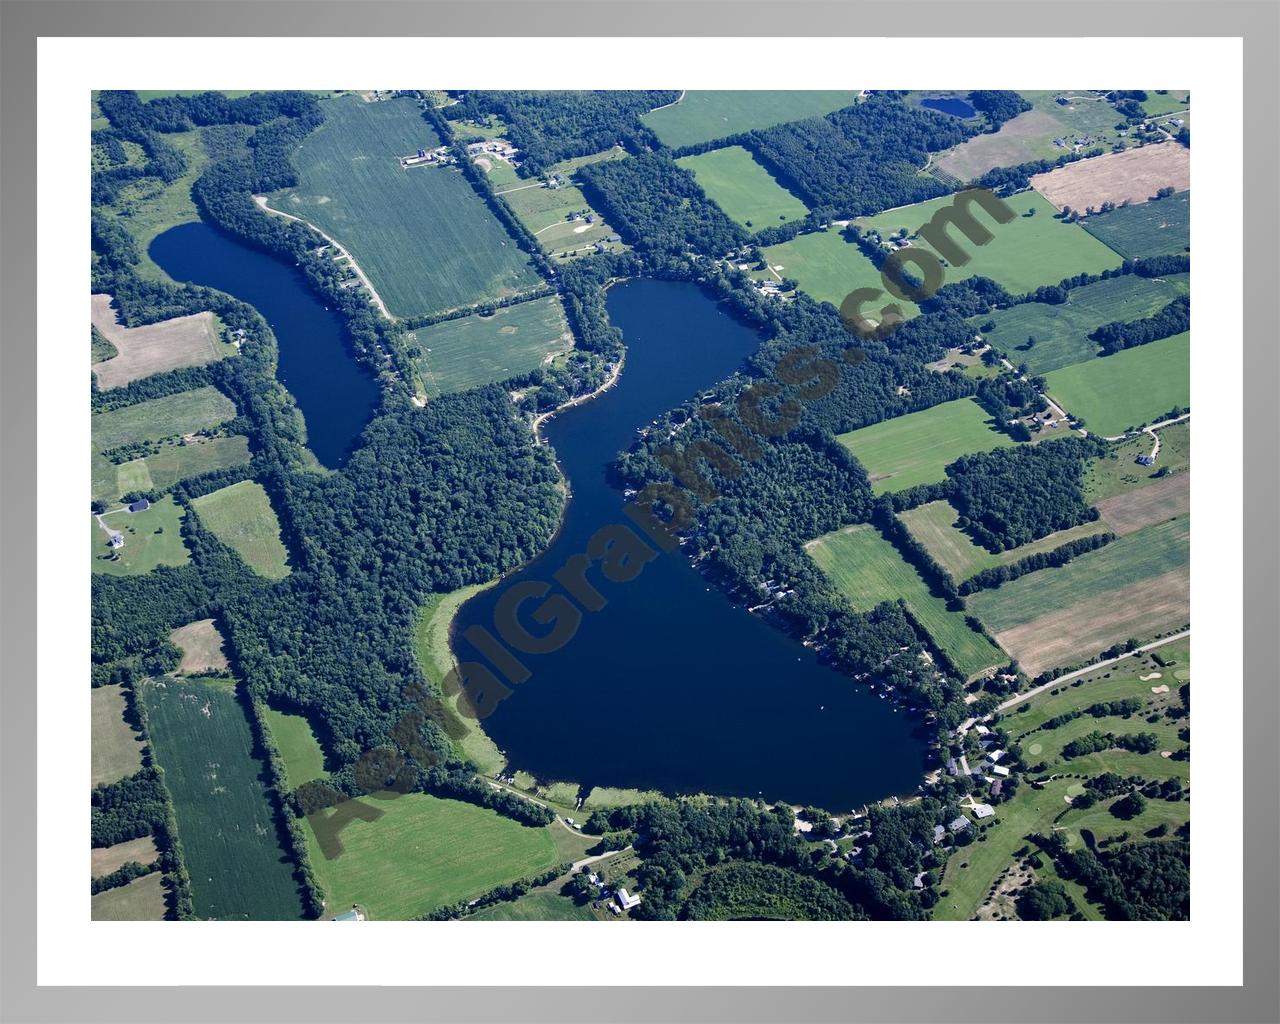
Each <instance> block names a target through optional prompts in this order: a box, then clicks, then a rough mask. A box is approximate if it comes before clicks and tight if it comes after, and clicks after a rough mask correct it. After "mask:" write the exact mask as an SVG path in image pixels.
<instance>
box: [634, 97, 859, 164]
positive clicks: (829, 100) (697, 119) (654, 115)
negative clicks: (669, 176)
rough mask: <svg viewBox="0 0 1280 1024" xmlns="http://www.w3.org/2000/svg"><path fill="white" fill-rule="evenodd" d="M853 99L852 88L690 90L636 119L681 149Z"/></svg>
mask: <svg viewBox="0 0 1280 1024" xmlns="http://www.w3.org/2000/svg"><path fill="white" fill-rule="evenodd" d="M857 98H858V94H857V92H856V91H854V90H851V89H827V90H817V89H814V90H785V91H784V90H778V91H773V90H752V89H723V90H707V91H702V90H689V91H687V92H686V93H685V94H684V96H683V98H682V99H681V100H680V101H679V102H678V103H676V104H674V105H672V106H668V107H662V108H659V109H658V110H651V111H649V113H647V114H642V115H641V117H640V120H641V121H643V122H644V123H645V124H647V125H648V126H649V127H650V128H652V129H653V131H654V133H655V134H656V135H657V136H658V138H659V139H661V140H662V143H663V145H665V146H670V147H671V148H672V149H680V148H681V147H682V146H691V145H693V144H694V143H698V142H710V141H711V140H712V139H723V138H725V137H726V136H729V135H737V134H739V133H740V132H747V131H751V130H752V129H755V128H770V127H772V126H773V125H775V124H783V123H784V122H786V121H800V120H802V119H804V118H807V117H820V116H821V115H823V114H829V113H830V112H831V111H833V110H839V109H840V108H841V107H847V106H850V105H851V104H852V103H853V102H854V101H855V100H856V99H857Z"/></svg>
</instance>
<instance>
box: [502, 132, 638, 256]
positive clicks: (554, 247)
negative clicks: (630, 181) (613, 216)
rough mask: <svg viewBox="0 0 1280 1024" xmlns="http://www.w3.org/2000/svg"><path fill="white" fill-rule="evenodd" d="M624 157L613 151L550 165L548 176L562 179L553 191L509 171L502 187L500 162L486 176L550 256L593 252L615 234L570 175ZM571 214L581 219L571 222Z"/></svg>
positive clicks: (615, 247)
mask: <svg viewBox="0 0 1280 1024" xmlns="http://www.w3.org/2000/svg"><path fill="white" fill-rule="evenodd" d="M624 156H626V151H625V150H622V149H618V148H614V149H607V150H605V151H604V152H602V153H592V154H591V155H590V156H581V157H574V158H573V159H571V160H563V161H561V162H560V163H558V164H553V165H552V166H551V167H549V168H547V175H548V176H550V175H556V174H558V175H560V177H561V178H562V179H563V183H562V184H561V185H560V187H559V188H554V189H553V188H545V187H542V186H540V185H538V184H537V183H536V182H530V181H529V180H528V179H527V178H518V177H516V176H515V172H514V171H512V172H511V180H510V181H509V182H507V183H505V184H503V183H501V182H500V181H499V180H498V177H497V176H498V175H499V174H500V173H501V172H500V171H499V169H498V168H499V162H494V165H493V167H494V169H493V170H492V171H490V172H489V175H488V176H489V180H490V181H492V182H493V183H494V188H495V190H497V192H498V193H499V194H500V195H501V196H502V201H503V202H504V203H506V204H507V205H508V206H509V207H511V210H512V212H513V213H514V214H515V215H516V216H517V217H519V218H520V220H521V221H523V222H524V226H525V227H527V228H528V229H529V230H530V231H532V232H533V234H534V235H535V236H537V239H538V241H539V242H540V243H541V245H542V247H543V248H544V249H545V250H546V251H547V252H549V253H550V254H551V255H553V256H558V255H560V254H561V253H566V252H578V251H582V252H594V246H595V243H597V242H603V241H604V240H605V239H607V238H608V237H609V236H610V235H612V234H615V232H614V229H613V227H612V226H611V225H610V224H609V223H608V222H606V221H605V219H604V218H603V217H602V216H601V215H600V214H599V213H598V212H597V211H596V210H595V209H593V208H592V207H591V205H590V204H589V203H588V202H587V197H586V196H584V195H583V194H582V190H581V189H580V188H578V186H577V185H575V184H574V183H573V175H574V173H575V172H576V171H577V170H578V168H579V167H585V166H586V165H587V164H594V163H600V162H602V161H605V160H617V159H621V158H622V157H624ZM502 166H508V165H502ZM531 186H532V187H531ZM573 214H580V215H582V219H580V220H572V219H571V217H572V215H573ZM587 214H591V215H592V218H593V219H592V222H591V223H587V221H586V215H587ZM606 248H608V249H609V250H610V251H614V252H617V251H620V250H622V249H624V248H626V247H625V245H623V243H622V242H608V243H607V244H606Z"/></svg>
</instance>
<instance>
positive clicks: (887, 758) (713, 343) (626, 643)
mask: <svg viewBox="0 0 1280 1024" xmlns="http://www.w3.org/2000/svg"><path fill="white" fill-rule="evenodd" d="M608 308H609V315H610V317H611V319H612V320H613V322H614V323H615V324H616V325H617V326H618V327H619V328H620V329H621V330H622V332H623V335H624V337H625V340H626V347H627V355H626V363H625V368H624V370H623V373H622V375H621V378H620V379H619V382H618V384H617V385H616V386H615V387H613V388H612V389H610V390H609V391H606V392H605V393H604V394H603V395H601V396H600V397H598V398H596V399H594V400H592V401H589V402H586V403H584V404H582V405H579V406H576V407H574V408H571V409H567V410H565V411H564V412H562V413H560V414H559V415H557V416H556V417H554V418H553V419H552V420H551V421H550V422H549V423H548V424H547V425H546V427H545V435H546V437H547V439H548V441H549V442H550V443H551V445H552V446H553V447H554V449H555V452H556V456H557V458H558V460H559V462H560V466H561V468H562V470H563V471H564V473H565V475H566V477H567V478H568V480H569V482H570V487H571V491H572V499H571V501H570V503H569V506H568V509H567V511H566V515H565V520H564V523H563V526H562V528H561V530H560V532H559V533H558V534H557V536H556V538H555V539H554V541H553V542H552V546H551V547H550V549H549V550H548V551H547V552H546V553H544V554H543V555H541V556H540V557H538V558H537V559H535V560H534V561H533V562H532V563H530V564H529V565H528V566H527V567H525V569H523V570H522V571H520V572H518V573H514V574H512V575H511V576H509V577H508V578H507V579H505V580H504V581H503V582H502V583H501V584H500V585H499V586H497V587H494V588H491V589H490V590H488V591H485V592H483V593H481V594H479V595H477V596H476V597H474V598H472V599H471V600H470V601H468V602H467V603H466V604H465V605H463V607H462V608H461V610H460V611H459V614H458V617H457V619H456V621H455V629H454V649H455V652H456V654H457V655H458V657H459V660H462V661H469V660H474V661H480V662H484V661H485V659H484V657H483V656H482V655H480V654H479V653H478V652H477V651H475V650H474V649H473V648H472V647H471V645H470V644H469V643H468V642H467V641H466V640H465V639H463V637H462V633H463V631H464V630H466V629H467V628H468V627H469V626H471V625H473V624H479V625H483V626H486V627H488V628H489V629H490V630H491V631H493V623H494V607H495V605H496V603H497V601H498V599H499V598H500V597H501V596H502V594H503V593H504V592H505V591H506V589H507V588H508V587H510V586H512V585H513V584H516V583H521V582H526V581H545V582H547V583H551V584H552V587H553V592H559V591H560V588H559V586H558V585H556V584H554V581H553V580H552V574H553V573H554V572H555V571H556V570H557V569H559V568H560V567H561V566H563V565H564V564H565V562H566V560H567V559H568V558H569V557H570V556H572V555H574V554H576V553H579V552H582V551H583V550H585V546H586V542H587V539H588V538H589V537H590V536H591V535H592V534H593V533H594V532H595V531H596V530H597V529H598V528H599V527H601V526H604V525H606V524H612V523H627V522H628V520H627V519H626V518H625V517H624V514H623V496H622V494H621V492H620V491H618V490H616V489H615V488H614V487H613V486H611V485H610V483H609V482H608V480H607V478H606V470H607V467H608V466H609V465H610V463H612V461H613V460H614V458H615V456H616V454H617V452H619V451H620V450H622V449H625V448H627V447H628V446H629V445H630V444H631V443H632V442H633V441H634V440H635V436H636V434H635V432H636V428H637V427H640V426H643V425H645V424H648V423H649V421H650V420H652V419H654V418H655V417H657V416H659V415H660V414H662V413H664V412H666V411H667V410H668V409H670V408H672V407H673V406H676V405H678V404H680V403H681V402H682V401H684V400H686V399H687V398H689V397H690V396H692V395H694V394H696V393H697V392H698V391H699V390H701V389H703V388H705V387H707V386H709V385H711V384H713V383H714V382H716V381H718V380H720V379H722V378H724V377H726V376H728V375H730V374H731V373H732V372H733V371H734V370H735V369H736V368H738V367H739V366H740V365H741V364H742V362H743V360H744V359H745V358H746V357H747V356H748V355H750V354H751V353H752V352H754V351H755V349H756V347H757V346H758V345H759V340H760V339H759V337H758V335H757V334H756V333H755V332H754V331H753V330H751V329H750V328H748V327H746V326H744V325H742V324H741V323H739V322H737V321H735V320H733V319H731V318H730V317H729V316H728V315H727V314H725V313H724V312H723V311H722V310H721V309H720V308H719V307H718V306H717V305H716V304H715V303H714V302H713V301H712V300H711V299H709V298H708V297H707V296H706V295H705V294H704V293H703V292H702V291H701V290H700V289H698V288H697V287H696V286H695V285H692V284H686V283H677V282H665V281H650V280H643V281H632V282H628V283H625V284H620V285H615V286H614V287H612V288H611V289H610V290H609V293H608ZM588 578H589V579H590V580H591V582H592V583H593V585H595V587H596V588H597V589H598V590H599V592H600V593H601V594H602V595H603V596H604V597H605V599H606V601H607V604H606V606H605V607H604V608H603V609H602V610H600V611H598V612H587V613H585V614H584V617H583V620H582V623H581V625H580V627H579V628H578V630H577V633H576V634H575V635H574V637H573V638H572V639H571V640H570V641H569V643H567V644H566V645H565V646H563V647H562V648H561V649H560V650H558V651H554V652H552V653H549V654H544V655H536V656H535V655H526V654H521V655H520V657H521V659H522V660H523V661H524V663H525V664H526V665H527V666H528V668H529V669H530V670H531V671H532V676H531V678H529V679H528V680H527V681H525V682H523V683H521V684H519V685H518V686H515V687H514V688H513V692H512V693H511V695H510V696H508V697H507V698H506V699H505V700H504V701H502V702H501V703H500V704H499V705H498V706H497V708H496V710H495V711H494V713H493V714H492V715H491V716H489V717H488V718H486V719H485V721H484V728H485V730H486V731H487V732H488V733H489V734H490V735H491V736H492V737H493V739H494V740H495V742H496V743H497V744H498V745H499V746H500V747H501V748H502V749H503V750H504V751H505V752H506V753H507V755H508V758H509V759H510V766H511V768H512V769H524V770H526V771H529V772H531V773H533V774H534V775H536V776H538V777H539V778H540V779H543V780H546V781H552V780H557V781H573V782H580V783H583V784H585V785H587V786H594V785H603V786H621V787H636V788H640V789H661V790H664V791H666V792H668V793H698V792H705V793H715V794H720V795H730V796H750V797H763V798H766V799H782V800H786V801H789V802H792V803H799V804H810V803H811V804H817V805H819V806H822V807H826V808H828V809H830V810H833V811H839V810H848V809H851V808H853V807H857V806H860V805H862V804H863V803H865V802H868V801H873V800H877V799H879V798H881V797H884V796H886V795H888V794H890V793H907V792H911V791H913V790H914V789H915V787H916V785H917V783H918V782H919V779H920V775H921V771H922V765H923V761H924V744H923V742H922V741H921V740H920V739H919V738H918V737H917V736H915V735H913V732H912V725H913V722H912V720H911V719H909V718H908V716H907V715H906V714H905V712H902V711H895V710H894V709H893V708H892V707H891V706H890V702H889V701H882V700H880V699H879V698H878V696H877V695H876V694H874V693H872V692H871V691H870V690H868V689H867V688H865V687H862V686H858V685H857V684H855V683H854V682H853V681H852V680H850V679H849V678H847V677H845V676H843V675H840V674H839V673H837V672H835V671H833V670H832V669H830V668H828V667H826V666H824V665H823V664H821V663H820V662H819V660H818V659H817V657H816V655H814V654H813V653H812V652H811V651H809V650H808V649H807V648H806V647H804V646H803V645H801V644H799V643H797V642H796V641H794V640H792V639H790V638H788V637H787V636H786V635H784V634H783V633H782V632H780V631H779V630H777V629H775V628H774V627H772V626H771V625H769V624H768V623H767V622H765V621H764V620H763V619H761V618H759V617H758V616H755V615H752V614H750V613H749V612H747V611H746V610H745V609H743V608H740V607H737V606H735V605H734V604H732V603H731V602H730V601H729V600H728V599H726V598H725V597H724V596H723V595H722V594H721V593H720V592H719V591H717V590H715V589H714V588H712V587H711V586H710V585H709V584H708V583H707V581H706V580H704V579H703V578H702V577H701V576H700V575H699V574H698V573H697V572H696V571H695V570H694V569H693V568H692V567H691V566H690V565H689V564H688V561H687V559H686V558H685V557H684V556H683V555H681V554H679V553H678V552H677V553H674V554H663V555H659V556H658V558H657V559H656V560H654V561H652V562H650V563H649V564H648V565H647V566H645V568H644V570H643V572H642V573H641V574H640V575H639V577H638V578H636V579H635V580H633V581H631V582H627V583H610V582H608V581H605V580H604V579H603V578H602V577H601V575H600V571H599V567H598V566H597V567H596V568H594V569H593V570H592V571H591V572H590V573H589V575H588ZM537 604H538V602H536V601H533V602H530V606H531V608H530V610H531V609H532V608H536V606H537ZM527 607H529V606H527ZM529 629H530V632H532V633H534V634H535V635H539V634H542V633H545V632H546V629H545V627H543V626H537V625H529Z"/></svg>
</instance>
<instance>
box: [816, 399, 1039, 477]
mask: <svg viewBox="0 0 1280 1024" xmlns="http://www.w3.org/2000/svg"><path fill="white" fill-rule="evenodd" d="M836 440H837V441H839V442H840V443H841V444H842V445H844V446H845V447H846V448H848V449H849V451H850V452H852V453H853V456H854V458H856V459H857V460H858V461H859V462H860V463H862V466H863V468H865V469H866V471H867V478H868V479H869V480H870V481H871V489H872V491H873V492H875V493H876V494H885V493H887V492H890V491H902V490H906V489H907V488H908V487H915V486H916V485H918V484H929V483H936V482H938V481H940V480H945V479H946V473H945V472H944V469H945V468H946V467H947V466H949V465H950V464H951V463H953V462H955V460H956V459H958V458H959V457H960V456H961V455H968V454H969V453H971V452H987V451H991V450H992V449H994V448H1006V447H1009V446H1010V445H1012V444H1013V443H1014V441H1013V439H1012V438H1010V437H1009V435H1008V434H1005V433H1002V432H1000V431H998V430H996V429H995V428H994V427H993V425H992V423H991V419H990V417H989V416H988V415H987V412H986V410H985V409H983V408H982V407H981V406H980V405H978V403H977V402H974V401H972V400H971V399H968V398H958V399H956V400H954V401H951V402H943V403H941V404H940V405H935V406H932V407H931V408H928V409H922V410H921V411H919V412H913V413H908V414H907V415H905V416H895V417H894V418H893V419H888V420H883V421H881V422H880V423H873V424H872V425H871V426H869V427H862V428H861V429H859V430H852V431H850V432H849V433H847V434H840V435H838V436H837V437H836Z"/></svg>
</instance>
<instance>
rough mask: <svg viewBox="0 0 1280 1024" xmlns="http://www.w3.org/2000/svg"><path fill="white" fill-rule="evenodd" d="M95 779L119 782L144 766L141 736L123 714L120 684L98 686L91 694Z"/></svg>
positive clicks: (123, 700) (95, 780)
mask: <svg viewBox="0 0 1280 1024" xmlns="http://www.w3.org/2000/svg"><path fill="white" fill-rule="evenodd" d="M90 709H91V714H92V718H91V720H90V723H91V724H90V730H89V735H90V741H91V748H90V750H91V756H90V759H89V761H90V766H91V771H92V783H93V785H95V786H100V785H103V784H104V783H109V782H116V781H118V780H120V779H123V778H124V777H125V776H126V775H134V774H136V773H137V772H138V771H139V770H140V769H141V768H142V740H141V739H140V738H139V737H138V734H137V733H135V732H134V731H133V726H131V725H130V724H129V723H128V722H127V721H126V720H125V717H124V713H125V697H124V690H123V689H122V688H121V686H120V685H119V684H115V685H108V686H95V687H94V688H93V691H92V697H91V698H90Z"/></svg>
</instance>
